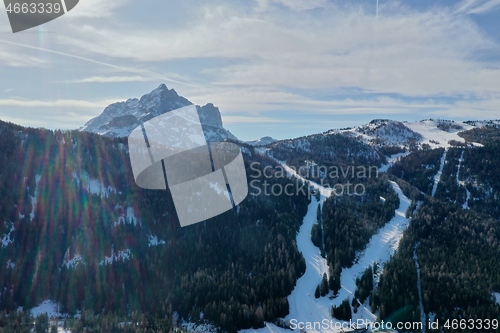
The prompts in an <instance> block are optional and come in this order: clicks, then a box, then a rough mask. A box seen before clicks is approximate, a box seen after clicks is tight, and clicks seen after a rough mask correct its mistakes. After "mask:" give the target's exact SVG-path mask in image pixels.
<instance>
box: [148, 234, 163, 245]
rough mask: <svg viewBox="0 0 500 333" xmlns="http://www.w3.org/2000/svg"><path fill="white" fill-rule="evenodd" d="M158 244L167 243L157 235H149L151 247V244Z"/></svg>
mask: <svg viewBox="0 0 500 333" xmlns="http://www.w3.org/2000/svg"><path fill="white" fill-rule="evenodd" d="M158 245H165V241H164V240H162V239H160V240H158V237H157V236H153V235H149V245H148V246H149V247H151V246H158Z"/></svg>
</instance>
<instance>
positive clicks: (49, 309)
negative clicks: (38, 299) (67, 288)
mask: <svg viewBox="0 0 500 333" xmlns="http://www.w3.org/2000/svg"><path fill="white" fill-rule="evenodd" d="M58 308H59V305H58V304H57V303H54V302H52V301H51V300H46V301H43V302H42V303H41V304H40V305H38V306H37V307H34V308H33V309H31V310H30V312H31V314H32V315H33V317H35V318H36V317H38V316H40V315H42V314H45V313H46V314H47V316H49V318H52V317H67V316H68V315H67V314H64V315H63V314H61V313H60V312H59V311H57V309H58Z"/></svg>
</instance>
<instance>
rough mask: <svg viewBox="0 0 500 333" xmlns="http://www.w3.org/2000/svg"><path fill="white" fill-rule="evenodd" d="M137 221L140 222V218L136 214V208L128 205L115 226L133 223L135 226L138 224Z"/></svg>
mask: <svg viewBox="0 0 500 333" xmlns="http://www.w3.org/2000/svg"><path fill="white" fill-rule="evenodd" d="M120 207H121V206H117V208H120ZM137 222H139V219H138V218H137V216H136V215H135V210H134V208H133V207H127V209H126V211H125V214H122V215H121V216H120V217H119V218H118V221H116V222H115V226H117V225H119V224H133V225H134V226H135V225H137Z"/></svg>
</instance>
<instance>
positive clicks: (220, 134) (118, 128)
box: [80, 84, 237, 141]
mask: <svg viewBox="0 0 500 333" xmlns="http://www.w3.org/2000/svg"><path fill="white" fill-rule="evenodd" d="M192 104H193V103H191V102H190V101H189V100H187V99H186V98H184V97H182V96H179V95H178V94H177V92H176V91H175V90H174V89H168V88H167V86H165V85H164V84H161V85H160V86H158V88H156V89H155V90H153V91H151V92H150V93H149V94H146V95H144V96H142V97H141V98H140V99H137V98H130V99H128V100H126V101H123V102H117V103H113V104H111V105H109V106H108V107H106V108H105V109H104V111H103V112H102V113H101V114H100V115H99V116H97V117H95V118H93V119H91V120H89V121H88V122H87V123H86V124H85V125H84V126H82V127H81V128H80V131H85V132H92V133H97V134H101V135H103V136H107V137H115V138H116V137H127V136H128V135H129V134H130V133H131V132H132V130H134V129H135V128H136V127H137V126H139V125H141V124H142V123H144V122H146V121H148V120H150V119H152V118H154V117H157V116H159V115H161V114H163V113H166V112H169V111H172V110H175V109H178V108H181V107H184V106H188V105H192ZM196 109H197V110H198V115H199V117H200V121H201V124H202V127H203V131H204V133H205V137H206V138H207V140H208V141H222V140H224V139H232V140H237V139H236V137H235V136H234V135H233V134H232V133H231V132H229V131H228V130H226V129H225V128H224V127H223V124H222V118H221V115H220V112H219V108H217V107H215V106H214V105H213V104H212V103H209V104H206V105H204V106H198V105H196Z"/></svg>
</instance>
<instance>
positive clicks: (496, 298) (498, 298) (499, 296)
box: [493, 293, 500, 305]
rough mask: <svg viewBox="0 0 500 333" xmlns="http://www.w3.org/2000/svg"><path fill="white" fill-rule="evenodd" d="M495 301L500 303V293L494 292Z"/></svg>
mask: <svg viewBox="0 0 500 333" xmlns="http://www.w3.org/2000/svg"><path fill="white" fill-rule="evenodd" d="M493 297H494V298H495V301H496V302H497V303H498V304H499V305H500V293H493Z"/></svg>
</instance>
